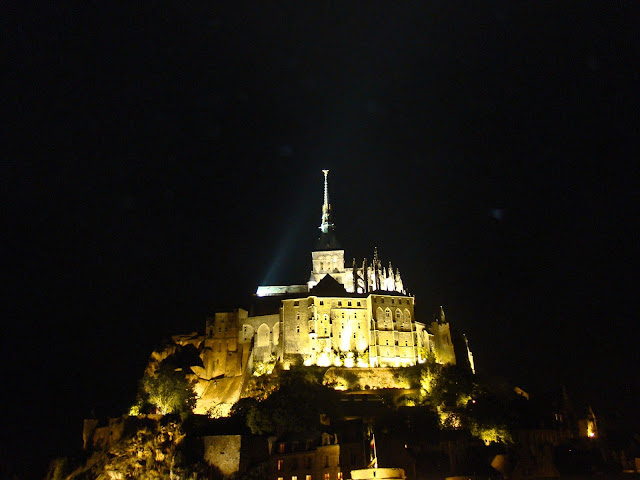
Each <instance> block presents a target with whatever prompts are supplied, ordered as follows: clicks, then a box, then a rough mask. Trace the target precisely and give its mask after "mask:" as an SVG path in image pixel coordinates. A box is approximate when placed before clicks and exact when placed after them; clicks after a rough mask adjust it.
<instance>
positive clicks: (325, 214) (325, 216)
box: [320, 170, 333, 233]
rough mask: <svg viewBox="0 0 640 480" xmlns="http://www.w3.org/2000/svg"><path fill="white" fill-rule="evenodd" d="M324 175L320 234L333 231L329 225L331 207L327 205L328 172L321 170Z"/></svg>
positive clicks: (331, 224) (331, 225)
mask: <svg viewBox="0 0 640 480" xmlns="http://www.w3.org/2000/svg"><path fill="white" fill-rule="evenodd" d="M322 173H324V203H323V204H322V224H321V225H320V230H321V231H322V233H329V230H333V223H331V205H330V204H329V182H328V180H327V176H328V175H329V170H322Z"/></svg>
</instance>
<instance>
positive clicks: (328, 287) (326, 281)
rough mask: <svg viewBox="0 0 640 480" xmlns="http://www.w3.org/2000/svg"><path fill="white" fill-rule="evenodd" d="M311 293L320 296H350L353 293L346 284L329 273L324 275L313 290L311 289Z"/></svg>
mask: <svg viewBox="0 0 640 480" xmlns="http://www.w3.org/2000/svg"><path fill="white" fill-rule="evenodd" d="M309 294H310V295H316V296H318V297H348V296H351V295H352V294H350V293H348V292H347V290H346V289H345V288H344V285H342V284H341V283H340V282H338V281H337V280H336V279H335V278H333V277H332V276H331V275H329V274H328V273H327V274H326V275H325V276H324V277H322V279H321V280H320V281H319V282H318V283H317V284H316V285H315V286H314V287H313V288H312V289H311V290H309Z"/></svg>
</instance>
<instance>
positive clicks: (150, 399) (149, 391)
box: [131, 345, 202, 416]
mask: <svg viewBox="0 0 640 480" xmlns="http://www.w3.org/2000/svg"><path fill="white" fill-rule="evenodd" d="M198 364H199V365H202V360H201V359H200V356H199V355H198V353H197V351H196V349H195V347H193V346H192V345H189V346H187V347H178V348H177V349H176V351H175V353H173V354H172V355H170V356H169V357H167V358H165V359H164V360H163V361H162V362H160V363H159V364H158V365H156V366H155V368H148V369H147V371H146V372H145V374H144V376H143V377H142V379H141V380H140V383H139V388H138V396H137V398H136V403H135V404H134V406H133V407H132V408H131V413H132V414H134V415H137V414H141V413H162V414H165V415H166V414H171V413H177V414H180V415H182V416H185V415H188V414H189V413H191V412H192V411H193V408H194V407H195V405H196V393H195V392H194V390H193V384H192V382H191V380H190V379H189V375H190V374H191V370H190V368H189V367H190V366H192V365H198Z"/></svg>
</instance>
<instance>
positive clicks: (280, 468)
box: [278, 460, 284, 471]
mask: <svg viewBox="0 0 640 480" xmlns="http://www.w3.org/2000/svg"><path fill="white" fill-rule="evenodd" d="M283 464H284V460H278V471H280V470H282V465H283Z"/></svg>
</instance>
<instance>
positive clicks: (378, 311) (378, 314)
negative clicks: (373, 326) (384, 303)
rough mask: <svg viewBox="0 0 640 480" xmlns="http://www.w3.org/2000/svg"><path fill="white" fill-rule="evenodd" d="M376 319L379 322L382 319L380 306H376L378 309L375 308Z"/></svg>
mask: <svg viewBox="0 0 640 480" xmlns="http://www.w3.org/2000/svg"><path fill="white" fill-rule="evenodd" d="M376 320H378V321H379V322H381V321H382V320H384V315H383V313H382V307H378V309H377V310H376Z"/></svg>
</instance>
